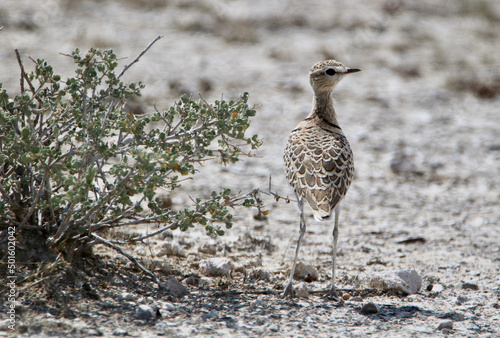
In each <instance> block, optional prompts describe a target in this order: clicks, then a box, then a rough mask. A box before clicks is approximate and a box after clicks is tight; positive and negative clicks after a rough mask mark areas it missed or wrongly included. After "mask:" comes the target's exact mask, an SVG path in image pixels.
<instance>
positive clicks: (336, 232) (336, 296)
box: [325, 205, 340, 300]
mask: <svg viewBox="0 0 500 338" xmlns="http://www.w3.org/2000/svg"><path fill="white" fill-rule="evenodd" d="M339 214H340V205H337V207H336V208H335V225H334V226H333V257H332V258H333V263H332V286H331V287H330V291H328V293H327V294H326V295H325V298H331V299H335V300H338V299H339V294H338V293H337V289H336V288H335V266H336V261H337V240H338V238H339Z"/></svg>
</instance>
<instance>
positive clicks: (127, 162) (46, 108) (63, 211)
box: [0, 40, 261, 260]
mask: <svg viewBox="0 0 500 338" xmlns="http://www.w3.org/2000/svg"><path fill="white" fill-rule="evenodd" d="M155 41H156V40H155ZM155 41H154V42H155ZM154 42H153V43H154ZM153 43H151V44H150V45H149V46H148V48H146V50H144V51H143V53H141V55H143V54H144V53H145V52H146V51H147V50H148V49H149V47H150V46H151V45H152V44H153ZM16 52H17V51H16ZM141 55H140V56H141ZM17 56H18V62H19V65H20V68H21V93H20V94H19V95H17V96H14V97H12V98H11V97H10V95H9V94H8V93H7V92H6V91H5V90H4V89H3V88H2V85H1V84H0V230H2V231H6V228H7V227H8V226H15V227H16V237H17V240H18V242H22V243H23V245H21V246H24V247H25V248H26V249H28V250H29V249H31V248H33V246H35V247H38V248H39V247H45V248H46V249H47V251H49V252H53V253H54V254H55V253H58V252H60V253H63V254H64V255H65V257H68V258H72V257H74V256H75V254H78V253H82V252H85V251H86V250H87V249H88V248H89V243H90V242H92V241H94V242H95V240H96V239H99V240H101V241H103V242H106V243H107V244H110V242H109V241H107V240H105V239H103V237H101V236H102V235H100V230H103V229H106V228H113V227H117V226H123V225H130V224H138V223H159V224H162V225H163V227H162V228H160V230H158V231H156V232H155V234H156V233H159V232H161V231H163V230H165V229H175V228H179V229H180V230H183V231H184V230H187V229H189V228H190V227H193V226H194V225H196V224H201V225H203V226H205V227H206V230H207V231H208V233H210V234H216V235H222V234H224V228H230V227H231V225H232V223H231V222H232V215H231V213H230V212H229V210H228V208H229V207H234V206H238V205H244V206H252V205H257V206H260V203H261V202H260V200H259V199H258V197H257V195H256V193H255V192H250V193H249V194H245V195H243V196H233V195H232V194H231V191H230V190H229V189H227V188H226V189H223V190H222V191H221V192H213V193H212V195H211V197H210V198H208V199H203V198H202V197H197V198H195V199H194V205H193V206H192V207H190V208H184V209H182V210H178V211H175V210H173V209H171V208H170V207H169V205H168V204H167V203H165V201H164V200H163V199H162V198H161V196H160V194H159V191H161V192H164V191H165V190H166V191H168V192H169V193H170V192H172V191H174V190H175V189H177V188H178V187H179V186H180V185H181V182H182V181H183V178H185V177H190V176H192V175H195V174H196V173H198V166H197V164H198V163H200V162H201V161H206V160H209V159H215V158H217V159H219V160H220V161H221V162H222V163H224V164H228V163H234V162H236V161H238V159H239V158H240V156H241V155H247V153H246V152H244V151H243V149H242V147H244V146H246V147H248V148H250V149H255V148H257V147H258V146H259V145H260V140H259V139H258V137H257V135H253V136H251V137H247V135H246V134H245V132H246V130H247V128H248V127H249V125H250V118H251V117H252V116H254V115H255V110H254V109H252V108H251V107H249V105H248V94H247V93H243V94H242V95H241V96H240V97H239V98H237V99H235V100H229V101H227V100H219V101H215V102H214V103H213V104H209V103H207V102H206V101H204V100H203V99H201V100H198V101H196V100H193V99H192V98H190V97H189V96H186V95H184V96H182V97H181V98H180V100H179V101H178V102H177V103H176V104H175V105H174V106H172V107H170V108H169V109H167V110H164V111H158V110H156V111H154V112H153V113H152V114H143V115H140V114H136V113H134V112H133V111H128V110H127V109H126V107H125V103H126V101H127V100H129V99H131V98H133V97H137V96H139V95H140V92H141V89H143V88H144V85H143V84H142V83H140V82H139V83H124V82H122V81H121V76H122V75H123V74H124V72H125V71H126V70H127V69H128V68H129V67H130V66H131V65H132V64H134V63H135V62H137V61H138V60H139V58H140V56H139V57H137V58H136V59H135V60H134V61H133V62H132V63H131V64H129V65H127V66H126V67H125V68H124V69H123V71H122V72H121V73H120V74H119V75H116V73H115V71H116V68H117V67H118V61H117V57H116V55H115V54H114V53H113V52H112V51H111V50H99V49H95V48H91V49H90V50H89V51H88V52H87V53H81V52H80V51H79V50H78V49H77V50H75V51H74V52H73V53H72V54H71V55H70V57H71V58H72V59H73V61H74V63H75V65H76V70H75V74H74V76H73V77H70V78H68V79H66V80H65V81H63V80H62V79H61V76H59V75H57V74H56V73H55V72H54V70H53V68H52V67H51V66H50V65H48V64H47V62H46V61H44V60H42V59H38V60H36V61H35V60H33V62H34V70H33V71H32V72H30V73H26V72H25V69H24V66H23V64H22V61H21V58H20V57H19V54H18V53H17ZM259 210H260V209H259ZM23 236H24V237H23ZM34 258H35V257H31V259H34ZM36 258H38V259H39V257H36ZM25 259H28V260H29V259H30V258H29V257H26V258H25ZM70 260H71V259H70Z"/></svg>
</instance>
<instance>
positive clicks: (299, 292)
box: [294, 283, 310, 298]
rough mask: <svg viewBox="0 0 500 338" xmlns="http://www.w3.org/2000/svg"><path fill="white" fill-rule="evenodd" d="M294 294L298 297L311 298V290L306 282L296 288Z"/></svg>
mask: <svg viewBox="0 0 500 338" xmlns="http://www.w3.org/2000/svg"><path fill="white" fill-rule="evenodd" d="M294 294H295V297H297V298H309V296H310V294H309V290H308V289H307V286H306V284H305V283H300V284H298V285H297V286H296V287H295V288H294Z"/></svg>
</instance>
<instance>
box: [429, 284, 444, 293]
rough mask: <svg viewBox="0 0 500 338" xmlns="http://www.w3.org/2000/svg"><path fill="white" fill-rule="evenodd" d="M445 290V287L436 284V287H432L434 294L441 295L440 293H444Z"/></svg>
mask: <svg viewBox="0 0 500 338" xmlns="http://www.w3.org/2000/svg"><path fill="white" fill-rule="evenodd" d="M443 290H444V286H442V285H441V284H434V285H433V286H432V290H431V292H432V293H440V292H442V291H443Z"/></svg>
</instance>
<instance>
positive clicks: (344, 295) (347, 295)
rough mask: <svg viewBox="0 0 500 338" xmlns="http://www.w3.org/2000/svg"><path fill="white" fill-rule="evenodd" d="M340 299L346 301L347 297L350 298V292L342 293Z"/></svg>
mask: <svg viewBox="0 0 500 338" xmlns="http://www.w3.org/2000/svg"><path fill="white" fill-rule="evenodd" d="M342 299H343V300H345V301H348V300H349V299H351V295H350V294H348V293H344V294H343V295H342Z"/></svg>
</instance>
